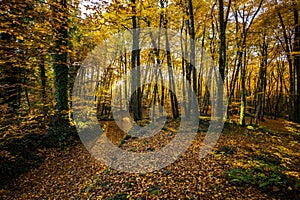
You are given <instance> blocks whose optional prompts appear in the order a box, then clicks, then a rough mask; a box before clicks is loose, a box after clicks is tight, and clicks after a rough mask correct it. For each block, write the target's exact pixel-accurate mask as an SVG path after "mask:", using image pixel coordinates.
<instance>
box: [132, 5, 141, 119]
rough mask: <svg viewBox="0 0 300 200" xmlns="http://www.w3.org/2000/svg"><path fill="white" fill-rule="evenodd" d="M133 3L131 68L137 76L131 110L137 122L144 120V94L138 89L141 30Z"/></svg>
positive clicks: (134, 77) (133, 84)
mask: <svg viewBox="0 0 300 200" xmlns="http://www.w3.org/2000/svg"><path fill="white" fill-rule="evenodd" d="M131 3H132V12H133V15H132V18H131V19H132V29H133V30H132V36H133V37H132V56H131V68H132V70H136V74H135V75H134V76H132V80H131V81H132V84H131V94H132V98H131V99H132V103H131V108H132V112H133V117H134V120H135V121H138V120H142V119H143V116H142V102H141V101H142V93H141V88H136V86H139V85H140V81H141V80H140V49H139V42H140V40H139V38H140V30H139V26H138V24H137V17H136V16H137V13H136V1H135V0H131Z"/></svg>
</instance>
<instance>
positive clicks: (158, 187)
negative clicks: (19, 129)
mask: <svg viewBox="0 0 300 200" xmlns="http://www.w3.org/2000/svg"><path fill="white" fill-rule="evenodd" d="M267 121H268V120H267ZM267 121H266V122H265V124H264V125H268V127H260V128H258V127H253V126H248V127H240V126H239V125H237V124H236V123H235V122H234V121H232V122H228V123H226V124H225V127H224V130H223V134H222V135H221V137H220V139H219V141H218V143H217V145H216V146H215V147H214V149H213V151H212V152H211V153H210V154H209V155H208V156H206V157H205V158H199V150H200V148H201V145H202V141H203V138H204V136H205V133H206V130H207V127H208V122H207V121H206V120H205V119H202V120H201V124H200V127H199V131H198V134H197V136H196V138H195V140H194V142H193V144H192V145H191V146H190V148H189V149H188V151H187V152H186V153H185V154H183V155H182V156H181V157H179V159H177V160H176V161H175V162H174V163H173V164H171V165H169V166H167V167H165V168H163V169H161V170H158V171H154V172H151V173H145V174H129V173H122V172H118V171H116V170H113V169H110V168H108V167H106V166H105V165H104V164H102V163H100V162H99V161H97V160H96V159H95V158H93V157H91V156H90V154H89V152H88V151H87V150H86V149H85V147H84V146H83V145H82V144H81V142H80V141H79V140H75V141H73V142H71V143H65V142H64V141H65V140H64V139H65V138H61V139H60V140H58V142H61V145H59V146H47V145H45V144H43V142H42V143H41V144H40V140H41V139H42V140H43V141H45V136H40V135H39V134H38V132H39V131H40V132H41V130H39V129H38V126H39V124H40V123H34V124H35V125H32V124H33V123H32V124H31V126H30V123H29V124H23V126H24V128H27V129H30V128H33V129H35V130H37V134H24V133H22V134H19V135H18V136H17V139H16V137H13V136H11V135H9V134H8V132H6V133H7V134H6V135H5V136H2V139H1V140H0V142H1V143H0V144H1V149H0V150H1V154H0V156H1V159H0V160H1V161H0V164H1V167H0V168H1V181H0V197H1V198H2V199H300V196H299V194H300V161H299V158H300V131H299V130H300V129H299V125H296V124H292V123H288V122H286V121H284V120H282V121H280V122H279V123H280V124H276V125H275V126H274V127H272V124H274V123H273V122H272V121H270V123H269V124H268V123H267ZM176 123H177V122H176V121H175V122H174V121H169V125H168V126H166V127H165V128H164V129H163V130H162V131H161V132H160V133H159V134H158V135H156V136H155V137H154V138H152V139H149V138H147V139H139V138H134V137H126V136H124V135H123V136H122V137H118V138H117V139H116V140H117V142H116V141H115V143H119V147H120V148H122V149H125V150H127V151H134V152H147V151H156V150H157V149H159V148H161V146H163V145H162V144H164V142H166V141H169V140H171V139H172V138H173V137H174V135H175V134H176ZM25 126H26V127H25ZM27 126H28V127H27ZM278 127H280V128H278ZM45 129H47V127H45ZM105 129H106V130H105V131H106V133H107V135H108V137H109V138H115V137H117V136H118V135H119V134H118V132H119V131H120V130H117V128H116V125H115V124H114V122H113V121H108V122H105ZM23 130H24V129H23ZM38 130H39V131H38ZM43 131H46V130H43ZM110 133H111V134H110ZM41 134H42V133H41ZM21 135H23V136H22V137H21ZM46 139H47V138H46ZM44 143H45V142H44Z"/></svg>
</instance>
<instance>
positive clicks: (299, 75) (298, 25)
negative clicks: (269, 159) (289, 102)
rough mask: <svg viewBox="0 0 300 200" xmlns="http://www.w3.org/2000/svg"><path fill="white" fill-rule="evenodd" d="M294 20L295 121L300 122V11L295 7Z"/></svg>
mask: <svg viewBox="0 0 300 200" xmlns="http://www.w3.org/2000/svg"><path fill="white" fill-rule="evenodd" d="M294 21H295V39H294V52H295V57H294V66H295V67H294V68H295V72H296V82H297V85H296V91H295V109H294V113H295V115H294V118H295V122H297V123H300V22H299V12H298V10H297V9H296V8H295V9H294Z"/></svg>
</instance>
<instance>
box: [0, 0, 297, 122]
mask: <svg viewBox="0 0 300 200" xmlns="http://www.w3.org/2000/svg"><path fill="white" fill-rule="evenodd" d="M79 6H80V4H79V1H67V0H51V1H33V0H29V1H26V2H17V1H2V2H1V5H0V8H1V11H2V13H1V16H0V20H1V25H0V27H1V32H0V42H1V46H0V51H1V54H0V66H1V68H0V72H1V75H0V105H1V107H2V108H3V109H2V110H4V107H5V108H6V109H7V110H10V111H11V112H26V113H31V112H33V113H41V114H43V116H44V117H47V116H48V115H50V114H53V112H52V111H53V110H55V109H56V110H57V113H60V114H61V116H63V117H64V118H66V119H67V118H68V117H69V113H70V99H71V98H72V96H71V94H70V93H71V90H72V85H73V82H74V79H75V77H76V73H77V70H78V69H79V67H80V63H81V62H82V61H83V60H84V59H85V58H86V55H87V54H88V53H89V52H90V50H91V49H93V48H94V47H95V46H97V44H99V43H100V42H103V41H105V40H106V39H107V38H108V37H109V36H110V35H111V34H113V33H117V32H122V31H124V30H132V36H133V37H132V38H133V39H132V44H131V46H132V49H133V50H132V51H131V52H127V51H128V49H123V46H120V47H119V48H120V51H121V52H123V53H122V56H121V57H120V58H118V59H117V61H116V62H114V63H113V64H112V63H111V65H116V66H110V67H109V70H111V71H107V72H105V73H103V72H101V73H98V74H97V73H96V71H94V72H91V73H93V76H94V78H95V79H99V84H98V86H99V88H101V87H102V86H103V88H104V87H105V88H106V89H105V92H104V90H103V92H101V93H99V95H100V94H101V95H106V97H105V98H104V97H103V98H101V97H97V98H96V99H97V101H98V100H99V105H101V106H104V107H103V109H104V110H107V109H109V105H108V104H109V98H110V94H111V92H110V90H109V89H110V87H112V86H113V82H114V81H115V80H116V79H117V77H121V76H122V75H124V74H125V72H126V71H129V70H132V69H134V70H136V72H137V74H138V73H140V71H142V69H141V68H140V66H143V65H147V66H150V65H154V66H156V67H155V68H154V70H153V71H151V70H150V68H148V69H149V70H148V71H147V70H146V71H147V75H148V76H149V77H151V78H152V79H153V80H156V81H157V83H156V84H155V85H147V86H142V87H141V88H135V87H134V86H135V85H134V84H132V85H130V83H129V82H126V86H125V87H123V88H124V90H122V91H121V94H120V99H124V98H125V97H127V95H128V94H129V91H131V92H133V96H132V97H131V103H130V107H131V111H132V114H133V117H134V119H135V120H137V121H138V120H141V119H143V118H145V117H148V116H147V114H146V113H145V111H146V110H147V109H148V107H149V105H148V104H159V105H161V106H163V107H164V108H166V109H167V110H169V111H170V113H171V112H172V117H173V118H178V117H180V114H183V113H182V111H183V110H186V111H188V112H189V111H190V110H191V108H190V107H189V105H186V104H183V107H184V109H183V108H181V107H180V105H179V104H178V101H179V100H180V99H179V98H181V97H179V96H176V95H175V93H173V92H171V90H172V89H174V86H178V87H176V88H177V89H179V90H181V92H182V93H181V94H182V96H183V97H182V100H183V101H187V100H190V98H191V97H190V96H188V95H187V94H188V93H187V87H186V85H184V82H185V80H186V81H187V82H188V83H189V84H190V86H191V88H192V90H193V91H194V92H195V94H196V96H197V100H198V101H199V108H198V109H199V110H201V112H202V114H206V113H207V114H209V113H210V110H211V103H210V102H211V100H213V99H211V97H212V96H213V94H211V93H210V91H209V88H208V86H207V84H206V83H205V81H204V79H205V78H207V77H209V73H211V71H209V70H208V71H201V70H203V66H202V65H203V63H204V62H205V60H201V59H202V58H200V57H201V54H202V53H203V52H204V51H203V52H202V53H201V52H198V49H197V48H196V47H195V43H194V42H193V41H196V42H197V43H201V45H202V47H203V48H204V50H206V52H208V53H209V55H210V57H211V58H212V60H213V64H214V65H215V66H218V68H219V72H220V75H221V77H222V79H223V81H224V88H219V89H221V90H220V91H219V92H220V94H219V95H221V93H222V94H224V96H226V97H227V99H228V103H227V105H226V106H227V108H228V109H227V111H228V112H227V114H226V115H227V118H230V117H232V115H235V116H239V121H240V123H241V124H242V125H245V124H246V123H247V120H246V119H248V117H249V119H251V121H249V122H250V123H252V119H254V122H255V123H256V124H259V122H260V121H261V120H263V118H264V117H266V116H267V117H273V118H279V117H288V118H289V119H290V120H292V121H295V122H299V121H300V119H299V118H300V117H299V115H300V114H299V112H298V110H299V105H300V97H299V95H300V94H299V91H300V85H299V84H300V80H299V79H300V68H299V65H300V64H299V62H300V61H299V60H300V56H299V55H300V54H299V51H300V25H299V9H300V5H299V3H298V2H295V1H293V2H288V1H280V2H277V1H263V0H259V1H248V0H243V1H240V2H235V1H232V0H218V1H213V0H211V1H210V0H209V1H192V0H184V1H179V0H172V1H164V0H161V1H159V2H157V1H153V0H147V1H139V0H131V1H129V2H126V1H115V0H113V1H111V2H104V1H103V2H101V3H99V2H98V3H94V2H92V1H91V2H90V5H89V7H91V8H92V9H90V13H89V15H87V16H85V17H83V15H82V13H81V12H80V10H79ZM145 27H157V28H166V29H176V30H179V33H178V36H180V38H181V40H180V43H181V44H180V46H179V49H178V52H177V53H176V54H174V53H173V52H171V51H168V48H167V50H163V49H160V47H168V46H169V48H170V49H171V48H172V45H173V44H172V43H171V42H172V37H173V36H172V35H170V33H169V32H168V31H167V32H161V33H160V34H158V35H152V36H151V37H152V41H151V45H152V47H153V49H152V50H148V51H145V52H143V51H142V50H143V48H142V47H143V37H144V36H143V34H142V33H141V32H140V31H139V30H140V28H145ZM162 41H163V42H164V44H163V43H162ZM103 56H104V57H105V55H103ZM108 62H110V60H109V59H108V60H107V62H106V64H107V63H108ZM74 63H78V64H77V65H74ZM165 69H166V71H164V70H165ZM196 69H200V70H199V71H197V70H196ZM165 72H166V73H165ZM104 74H106V75H105V78H103V77H102V78H103V80H102V79H101V77H100V76H101V75H103V76H104ZM110 74H111V76H110ZM175 74H176V75H177V74H178V75H179V77H181V79H182V80H183V81H179V80H177V79H178V78H176V76H175ZM211 74H212V73H211ZM100 79H101V84H100ZM210 79H214V77H210ZM163 80H168V81H169V83H170V84H169V85H168V86H162V85H161V83H162V82H163ZM131 81H132V82H133V83H135V84H136V85H139V84H143V82H144V80H141V79H140V76H139V75H137V76H135V77H132V80H131ZM106 82H112V83H110V84H107V83H106ZM101 85H102V86H101ZM168 87H169V88H168ZM106 90H107V91H106ZM101 95H100V96H101ZM123 97H124V98H123ZM104 101H105V103H104ZM145 102H147V106H143V105H144V104H145ZM103 103H104V104H103ZM125 105H126V102H125V101H124V100H123V101H121V102H120V107H122V108H123V107H124V108H125V107H126V106H125ZM144 107H147V108H144ZM185 108H186V109H185ZM99 110H101V109H99ZM159 110H160V111H161V112H162V107H160V108H159ZM100 113H101V112H100ZM103 113H104V112H103ZM187 114H188V113H187Z"/></svg>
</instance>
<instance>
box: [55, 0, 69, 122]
mask: <svg viewBox="0 0 300 200" xmlns="http://www.w3.org/2000/svg"><path fill="white" fill-rule="evenodd" d="M58 5H59V6H55V8H54V10H53V11H54V12H55V14H56V17H55V21H56V24H59V27H58V28H57V30H56V32H57V38H56V41H55V49H54V66H53V69H54V86H55V98H56V109H57V111H58V115H59V118H64V119H67V118H68V117H67V116H68V114H67V113H68V111H69V92H68V79H69V67H68V64H67V63H68V55H67V51H66V49H68V29H67V27H68V22H67V20H68V16H67V0H60V1H58ZM67 120H68V119H67ZM57 121H60V120H57Z"/></svg>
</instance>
